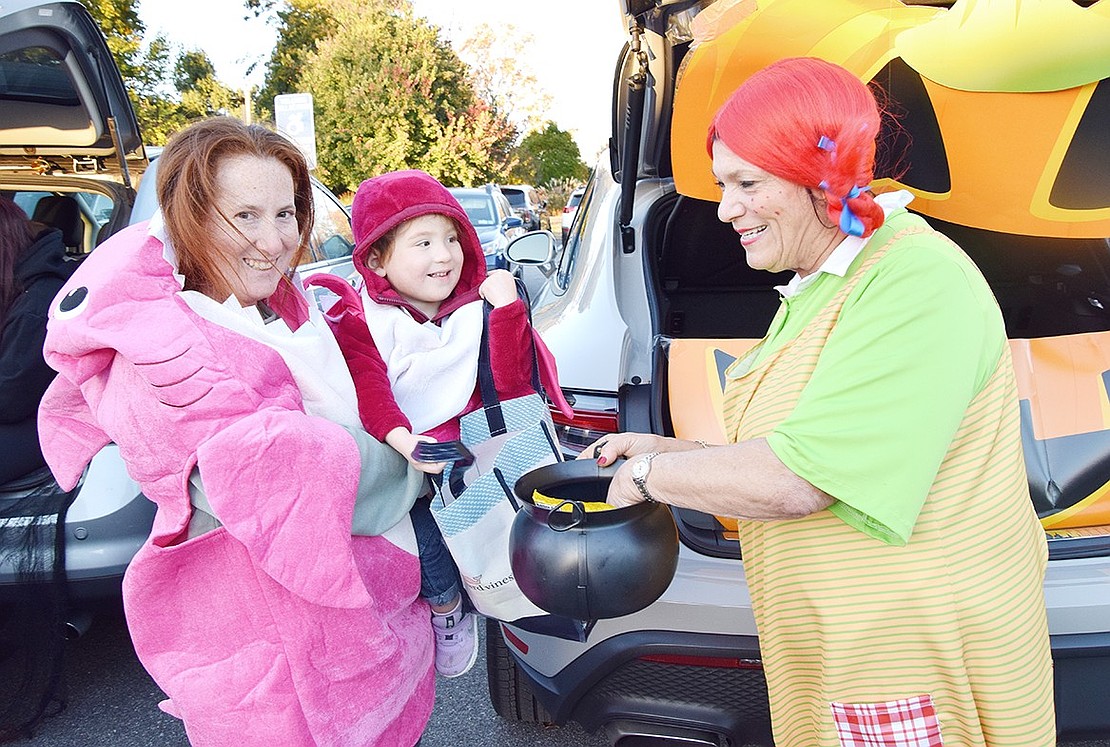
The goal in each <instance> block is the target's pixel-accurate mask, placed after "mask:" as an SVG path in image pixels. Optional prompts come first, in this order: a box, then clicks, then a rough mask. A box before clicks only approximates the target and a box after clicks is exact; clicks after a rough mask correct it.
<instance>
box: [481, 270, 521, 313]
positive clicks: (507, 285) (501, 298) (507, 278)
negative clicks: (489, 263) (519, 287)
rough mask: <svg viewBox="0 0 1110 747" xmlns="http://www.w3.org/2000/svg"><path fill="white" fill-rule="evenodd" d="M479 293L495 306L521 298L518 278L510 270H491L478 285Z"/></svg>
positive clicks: (504, 304)
mask: <svg viewBox="0 0 1110 747" xmlns="http://www.w3.org/2000/svg"><path fill="white" fill-rule="evenodd" d="M478 295H480V296H481V297H482V298H484V299H486V300H487V301H489V303H490V306H493V307H494V308H498V307H501V306H508V305H509V304H511V303H512V302H513V301H515V300H517V298H519V296H518V295H517V292H516V278H514V277H513V274H512V273H511V272H509V271H508V270H491V271H490V273H489V275H487V276H486V279H485V280H483V281H482V284H481V285H479V286H478Z"/></svg>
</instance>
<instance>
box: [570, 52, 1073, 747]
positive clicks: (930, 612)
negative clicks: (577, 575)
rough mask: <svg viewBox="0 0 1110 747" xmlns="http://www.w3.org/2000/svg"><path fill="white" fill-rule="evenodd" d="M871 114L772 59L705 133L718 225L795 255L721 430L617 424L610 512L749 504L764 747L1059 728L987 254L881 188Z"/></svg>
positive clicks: (1048, 732)
mask: <svg viewBox="0 0 1110 747" xmlns="http://www.w3.org/2000/svg"><path fill="white" fill-rule="evenodd" d="M879 124H880V113H879V110H878V107H877V105H876V102H875V98H874V97H873V95H872V94H871V92H870V91H869V90H868V88H867V87H866V86H865V85H864V84H863V83H861V82H860V81H859V79H858V78H856V77H855V76H853V75H852V74H851V73H849V72H848V71H846V70H844V69H842V68H840V67H837V66H836V65H832V64H830V63H827V62H823V61H821V60H817V59H812V58H795V59H787V60H782V61H780V62H777V63H775V64H773V65H771V66H769V67H767V68H765V69H764V70H762V71H760V72H759V73H757V74H756V75H754V76H752V77H751V78H750V79H749V80H748V81H747V82H745V83H744V84H743V85H742V86H740V88H738V89H737V90H736V91H735V92H734V93H733V95H732V96H731V97H730V98H729V100H728V101H727V102H726V103H725V104H724V106H722V107H721V109H720V111H719V112H718V113H717V116H716V118H715V119H714V121H713V124H712V126H711V128H710V131H709V141H708V148H709V151H710V154H711V155H712V158H713V173H714V175H715V176H716V179H717V182H718V184H719V185H720V187H721V202H720V207H719V208H718V216H719V217H720V219H721V220H722V221H724V222H726V223H729V224H731V225H732V227H733V228H734V229H735V231H736V233H737V235H738V237H739V244H740V247H741V249H742V250H743V251H744V253H745V255H746V258H747V262H748V264H749V265H751V266H752V267H754V268H759V269H765V270H768V271H772V272H778V271H782V270H793V271H794V272H795V273H796V274H795V276H794V277H793V279H792V280H791V281H790V282H789V283H788V284H787V285H785V286H782V287H781V288H780V289H779V290H780V292H781V294H782V303H781V306H780V308H779V311H778V313H777V314H776V316H775V318H774V319H773V320H772V322H771V325H770V329H769V330H768V332H767V334H766V336H765V337H764V338H763V340H762V341H761V342H760V343H759V344H758V345H757V346H756V347H755V348H754V349H753V350H752V351H751V352H750V353H749V354H747V355H746V356H744V357H742V358H740V359H739V360H737V361H736V362H735V363H734V364H733V365H732V366H731V367H730V368H729V369H728V370H727V372H726V385H725V392H724V419H725V423H726V432H727V433H728V434H729V440H730V443H729V444H727V445H721V446H708V445H706V444H703V443H700V442H692V441H683V440H678V439H670V438H664V437H661V436H656V435H651V434H619V435H616V436H609V437H606V439H605V440H604V441H603V442H599V443H598V444H597V446H596V447H595V448H594V449H592V450H591V449H587V450H586V451H585V452H584V454H587V455H593V456H594V457H596V458H597V459H598V461H599V462H601V463H602V464H609V463H611V462H612V461H613V460H614V459H616V458H617V457H619V456H626V457H629V459H628V462H627V463H626V464H625V465H623V466H622V467H621V468H620V470H619V471H618V472H617V473H616V475H615V477H614V479H613V481H612V483H611V486H610V490H609V502H610V503H614V504H617V505H627V504H630V503H634V502H637V501H642V500H658V501H662V502H666V503H670V504H673V505H676V506H684V507H689V508H693V509H697V510H700V511H705V512H708V513H713V514H717V515H721V516H733V517H737V518H738V519H739V522H738V525H739V533H740V542H741V547H742V549H743V553H744V571H745V574H746V577H747V581H748V585H749V588H750V591H751V596H752V603H753V607H754V609H755V614H756V622H757V624H758V628H759V636H760V648H761V651H762V654H763V660H764V666H765V668H766V674H767V684H768V692H769V695H770V703H771V717H772V721H773V727H774V734H775V744H776V745H778V747H792V746H793V747H815V746H820V747H837V746H838V745H843V746H847V745H864V744H866V745H915V746H919V747H923V746H926V745H941V744H943V745H962V746H965V747H971V746H987V745H989V746H990V747H1000V746H1001V745H1013V746H1014V747H1018V746H1019V745H1020V747H1034V746H1045V747H1047V746H1050V745H1054V744H1055V724H1054V712H1053V688H1052V668H1051V658H1050V653H1049V643H1048V631H1047V624H1046V617H1045V609H1044V600H1043V596H1042V583H1043V579H1044V572H1045V566H1046V562H1047V551H1046V546H1045V542H1044V535H1043V532H1042V531H1041V528H1040V525H1039V523H1038V522H1037V519H1036V516H1035V514H1034V511H1033V507H1032V503H1031V501H1030V499H1029V493H1028V486H1027V482H1026V474H1025V466H1024V463H1023V459H1022V448H1021V434H1020V429H1019V426H1020V420H1019V410H1018V400H1017V390H1016V385H1015V380H1014V372H1013V368H1012V364H1011V359H1010V353H1009V349H1008V346H1007V342H1006V334H1005V330H1004V327H1003V322H1002V315H1001V313H1000V311H999V308H998V305H997V303H996V302H995V300H994V297H993V295H992V294H991V291H990V288H989V287H988V286H987V283H986V282H985V281H984V279H983V277H982V275H981V274H980V273H979V271H978V269H977V268H976V266H975V265H974V264H973V263H972V262H971V260H970V259H968V257H967V256H966V255H965V254H964V253H963V252H962V251H961V250H960V248H959V247H957V246H956V245H955V244H953V243H952V242H951V241H949V240H948V239H947V238H945V237H944V236H942V235H941V234H939V233H937V232H936V231H934V230H933V229H932V228H930V227H929V225H928V224H927V223H926V222H925V221H924V220H923V219H921V218H920V217H918V216H915V215H913V214H911V213H909V212H908V211H907V210H906V209H905V206H906V204H907V203H908V202H909V200H910V195H909V194H907V193H905V192H899V193H891V194H884V195H878V196H876V195H874V194H872V193H871V191H870V190H869V184H870V182H871V180H872V178H873V169H874V159H875V142H876V137H877V135H878V132H879Z"/></svg>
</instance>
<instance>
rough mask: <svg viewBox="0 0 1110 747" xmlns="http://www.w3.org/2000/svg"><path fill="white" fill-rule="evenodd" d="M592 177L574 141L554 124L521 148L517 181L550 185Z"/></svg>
mask: <svg viewBox="0 0 1110 747" xmlns="http://www.w3.org/2000/svg"><path fill="white" fill-rule="evenodd" d="M589 173H590V172H589V169H588V168H587V167H586V164H585V163H583V162H582V155H581V153H580V152H579V150H578V144H577V143H575V142H574V138H573V137H572V136H571V134H570V133H569V132H566V131H564V130H560V129H559V127H558V126H557V125H556V124H555V123H554V122H550V121H549V122H548V123H547V126H546V127H544V128H543V129H542V130H534V131H532V132H530V133H528V135H526V136H525V138H524V140H522V141H521V143H520V147H519V148H517V165H516V166H515V167H514V169H513V177H514V179H515V181H520V182H524V183H526V184H539V185H546V184H549V183H551V182H554V181H557V180H564V179H569V180H574V181H582V180H584V179H585V178H586V177H587V176H588V175H589Z"/></svg>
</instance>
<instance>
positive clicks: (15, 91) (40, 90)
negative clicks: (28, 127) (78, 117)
mask: <svg viewBox="0 0 1110 747" xmlns="http://www.w3.org/2000/svg"><path fill="white" fill-rule="evenodd" d="M0 80H2V81H3V87H2V89H0V90H2V91H3V96H4V97H5V98H12V99H17V100H19V101H31V102H37V103H42V104H55V105H59V104H61V105H65V106H75V105H77V104H79V103H80V99H79V98H78V96H77V90H76V89H75V88H74V86H73V81H72V80H71V79H70V77H69V75H68V74H67V73H66V69H65V64H64V63H63V61H62V59H61V58H60V57H58V53H57V52H55V51H54V50H53V49H48V48H46V47H24V48H23V49H16V50H14V51H12V52H4V53H3V54H0Z"/></svg>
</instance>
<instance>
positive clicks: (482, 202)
mask: <svg viewBox="0 0 1110 747" xmlns="http://www.w3.org/2000/svg"><path fill="white" fill-rule="evenodd" d="M455 198H456V199H458V201H459V204H460V205H462V209H463V210H465V211H466V217H468V218H470V222H471V223H473V224H474V225H475V226H495V225H497V223H498V219H497V215H496V209H497V206H496V205H494V202H493V200H492V199H490V198H489V197H488V196H486V195H484V194H474V195H458V194H456V195H455Z"/></svg>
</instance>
